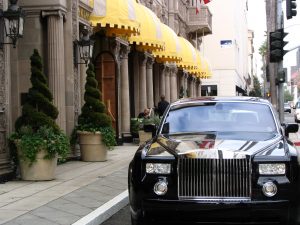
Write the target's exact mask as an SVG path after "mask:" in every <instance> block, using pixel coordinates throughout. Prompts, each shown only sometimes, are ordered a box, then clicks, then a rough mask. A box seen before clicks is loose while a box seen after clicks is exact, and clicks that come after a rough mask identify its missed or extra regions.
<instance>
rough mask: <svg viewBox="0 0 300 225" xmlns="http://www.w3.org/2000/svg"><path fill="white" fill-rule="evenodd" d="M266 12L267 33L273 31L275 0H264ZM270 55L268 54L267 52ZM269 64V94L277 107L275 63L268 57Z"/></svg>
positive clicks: (275, 17)
mask: <svg viewBox="0 0 300 225" xmlns="http://www.w3.org/2000/svg"><path fill="white" fill-rule="evenodd" d="M266 14H267V30H268V33H269V32H271V31H275V30H276V28H277V26H276V21H277V1H276V0H269V1H266ZM268 43H270V36H269V35H268ZM268 52H269V53H270V47H269V45H268ZM268 55H270V54H268ZM268 64H269V71H268V72H269V80H270V94H271V103H272V105H273V106H274V107H275V108H277V90H276V83H275V73H276V71H277V63H270V57H269V58H268Z"/></svg>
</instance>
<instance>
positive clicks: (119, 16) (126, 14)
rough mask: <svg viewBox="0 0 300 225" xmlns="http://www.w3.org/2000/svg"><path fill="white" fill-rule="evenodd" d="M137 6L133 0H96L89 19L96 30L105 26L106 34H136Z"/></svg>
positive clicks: (138, 24)
mask: <svg viewBox="0 0 300 225" xmlns="http://www.w3.org/2000/svg"><path fill="white" fill-rule="evenodd" d="M137 8H138V3H137V2H136V1H135V0H114V1H112V0H96V1H94V10H93V13H92V15H91V17H90V21H91V23H92V26H93V27H95V28H94V29H95V30H96V31H97V30H99V29H101V28H106V29H105V31H106V35H107V36H130V35H132V34H138V33H139V31H140V23H139V22H138V21H137V15H136V14H137V10H138V9H137Z"/></svg>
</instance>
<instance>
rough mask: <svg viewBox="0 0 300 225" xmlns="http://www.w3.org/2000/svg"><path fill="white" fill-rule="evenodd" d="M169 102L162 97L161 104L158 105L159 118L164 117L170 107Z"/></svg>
mask: <svg viewBox="0 0 300 225" xmlns="http://www.w3.org/2000/svg"><path fill="white" fill-rule="evenodd" d="M169 104H170V103H169V102H167V101H166V99H165V96H164V95H161V96H160V102H159V103H158V105H157V112H158V115H159V116H162V115H163V114H164V112H165V110H166V108H167V107H168V106H169Z"/></svg>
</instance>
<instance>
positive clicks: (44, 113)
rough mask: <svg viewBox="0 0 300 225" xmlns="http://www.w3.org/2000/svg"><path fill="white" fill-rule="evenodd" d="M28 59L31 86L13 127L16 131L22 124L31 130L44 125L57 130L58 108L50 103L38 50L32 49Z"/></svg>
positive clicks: (50, 97)
mask: <svg viewBox="0 0 300 225" xmlns="http://www.w3.org/2000/svg"><path fill="white" fill-rule="evenodd" d="M30 60H31V77H30V81H31V84H32V87H31V88H30V89H29V91H28V96H27V98H26V101H25V104H24V105H23V108H22V115H21V116H20V117H19V118H18V119H17V121H16V123H15V129H16V131H17V132H18V131H19V130H20V128H21V127H23V126H30V127H31V128H33V130H37V129H39V128H40V127H42V126H46V127H49V128H53V129H54V130H57V131H58V130H59V127H58V126H57V125H56V123H55V119H56V118H57V116H58V110H57V108H56V107H55V106H54V105H53V103H52V100H53V97H52V94H51V92H50V90H49V88H48V85H47V79H46V77H45V75H44V74H43V71H42V70H43V65H42V59H41V56H40V55H39V53H38V50H36V49H34V51H33V55H32V56H31V57H30Z"/></svg>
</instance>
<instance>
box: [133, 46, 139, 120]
mask: <svg viewBox="0 0 300 225" xmlns="http://www.w3.org/2000/svg"><path fill="white" fill-rule="evenodd" d="M139 74H140V70H139V54H138V52H135V53H134V58H133V77H134V113H135V116H136V117H137V116H138V115H139V113H140V97H139V96H140V75H139Z"/></svg>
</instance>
